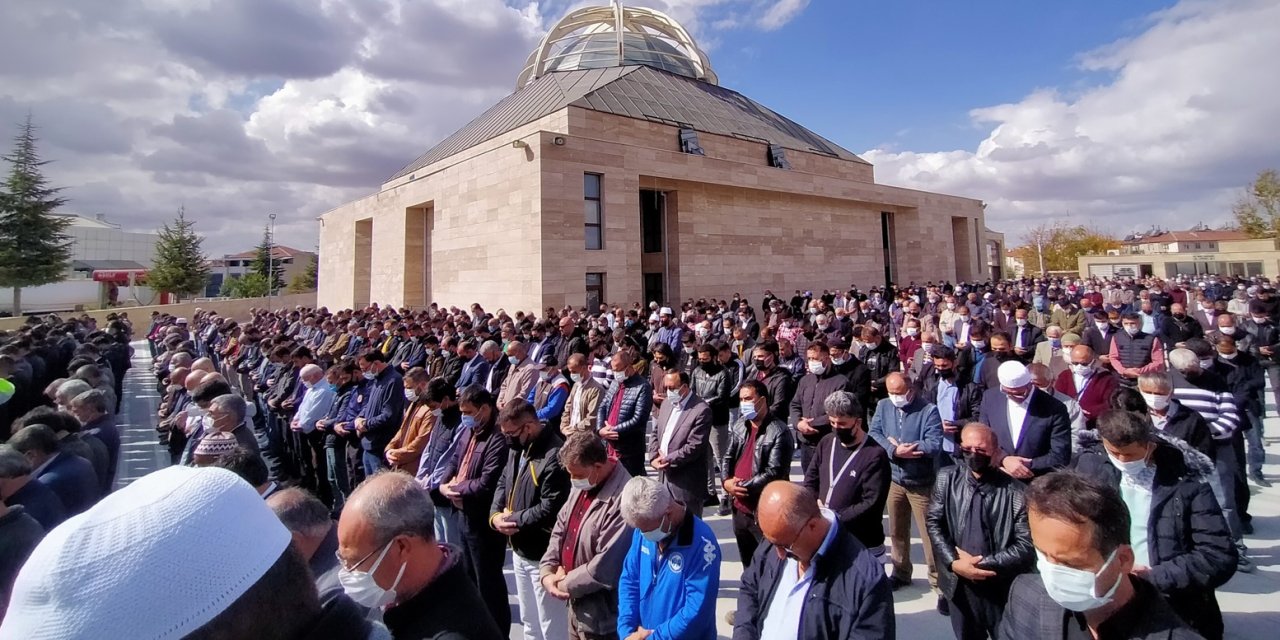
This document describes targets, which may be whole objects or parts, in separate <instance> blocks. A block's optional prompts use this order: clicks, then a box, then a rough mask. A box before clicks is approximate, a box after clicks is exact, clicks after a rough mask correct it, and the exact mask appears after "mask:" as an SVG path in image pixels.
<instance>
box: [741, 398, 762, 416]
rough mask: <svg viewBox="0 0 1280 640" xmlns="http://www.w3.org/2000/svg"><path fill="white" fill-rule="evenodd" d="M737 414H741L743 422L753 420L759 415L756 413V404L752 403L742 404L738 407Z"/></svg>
mask: <svg viewBox="0 0 1280 640" xmlns="http://www.w3.org/2000/svg"><path fill="white" fill-rule="evenodd" d="M738 412H739V413H741V414H742V419H743V420H755V419H756V417H757V416H759V415H760V412H759V411H756V403H754V402H743V403H742V404H740V405H738Z"/></svg>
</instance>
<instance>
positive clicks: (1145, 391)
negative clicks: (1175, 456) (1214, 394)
mask: <svg viewBox="0 0 1280 640" xmlns="http://www.w3.org/2000/svg"><path fill="white" fill-rule="evenodd" d="M1138 392H1139V395H1140V397H1141V399H1142V402H1141V403H1132V400H1126V399H1125V398H1124V396H1123V395H1122V394H1123V393H1132V391H1128V390H1122V391H1121V392H1120V393H1117V395H1116V396H1115V398H1114V399H1113V401H1112V406H1111V407H1110V408H1112V409H1127V410H1131V411H1132V410H1139V411H1142V410H1145V411H1146V414H1147V417H1148V419H1149V420H1150V421H1151V426H1152V427H1153V428H1155V430H1156V431H1157V432H1159V433H1161V434H1163V435H1164V436H1166V437H1168V438H1171V439H1177V440H1181V441H1183V442H1186V443H1187V444H1188V445H1190V447H1191V448H1192V449H1195V450H1196V451H1199V452H1200V453H1203V454H1204V455H1205V457H1207V458H1209V459H1210V460H1213V455H1214V446H1213V436H1212V435H1211V433H1210V431H1209V423H1207V422H1205V420H1204V417H1203V416H1201V415H1200V414H1199V413H1198V412H1195V411H1192V410H1190V409H1188V408H1186V407H1185V406H1183V404H1182V403H1181V402H1178V401H1177V400H1175V399H1174V398H1173V380H1172V379H1171V378H1170V376H1169V374H1168V373H1167V372H1164V371H1159V372H1156V373H1144V374H1142V377H1140V378H1138ZM1129 403H1132V404H1129ZM1135 404H1136V406H1134V405H1135Z"/></svg>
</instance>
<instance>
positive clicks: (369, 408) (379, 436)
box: [353, 349, 405, 476]
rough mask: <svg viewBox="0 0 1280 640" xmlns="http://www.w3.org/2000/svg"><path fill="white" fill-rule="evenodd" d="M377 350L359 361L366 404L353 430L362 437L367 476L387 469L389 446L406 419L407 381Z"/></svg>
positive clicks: (357, 360)
mask: <svg viewBox="0 0 1280 640" xmlns="http://www.w3.org/2000/svg"><path fill="white" fill-rule="evenodd" d="M386 358H387V357H386V356H385V355H383V354H382V352H381V351H378V350H376V349H374V350H371V351H367V352H365V353H363V354H361V355H360V357H359V358H356V364H357V365H359V367H360V373H361V375H363V376H364V379H365V388H364V390H363V393H364V396H365V398H364V403H363V404H362V405H361V407H360V416H359V417H357V418H356V419H355V422H354V423H353V426H354V427H355V432H356V435H357V436H360V448H361V450H362V458H361V461H362V462H363V464H364V472H365V475H366V476H369V475H373V474H374V472H376V471H377V470H378V469H382V468H385V467H386V461H385V459H384V458H383V456H384V454H385V453H386V447H387V443H388V442H390V440H391V437H392V436H393V435H395V430H396V429H397V428H398V427H399V426H400V421H401V420H402V419H403V417H404V400H405V398H404V380H403V379H401V377H400V374H399V373H396V371H395V369H392V368H391V366H390V365H388V364H387V360H386Z"/></svg>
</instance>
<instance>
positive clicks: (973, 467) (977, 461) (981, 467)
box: [961, 451, 991, 473]
mask: <svg viewBox="0 0 1280 640" xmlns="http://www.w3.org/2000/svg"><path fill="white" fill-rule="evenodd" d="M961 457H963V458H964V464H965V466H966V467H969V470H970V471H972V472H974V473H984V472H986V471H987V470H988V469H990V468H991V456H989V455H987V454H985V453H977V452H975V451H965V452H963V453H962V454H961Z"/></svg>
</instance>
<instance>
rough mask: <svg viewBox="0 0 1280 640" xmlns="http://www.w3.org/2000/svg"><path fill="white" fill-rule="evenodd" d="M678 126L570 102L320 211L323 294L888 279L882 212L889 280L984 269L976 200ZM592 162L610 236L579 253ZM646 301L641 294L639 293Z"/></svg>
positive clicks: (523, 293) (550, 297)
mask: <svg viewBox="0 0 1280 640" xmlns="http://www.w3.org/2000/svg"><path fill="white" fill-rule="evenodd" d="M678 133H679V130H678V128H677V127H674V126H670V125H667V124H662V123H657V122H650V121H647V120H639V119H634V118H627V117H623V116H618V115H613V114H608V113H603V112H599V111H594V110H590V109H586V108H582V107H577V106H569V107H566V108H564V109H561V110H560V111H557V112H555V113H553V114H551V115H549V116H546V117H544V118H542V119H540V120H537V121H534V122H532V123H530V124H528V125H525V126H522V127H519V128H517V129H515V130H513V131H511V132H508V133H506V134H502V135H499V136H497V137H495V138H493V139H491V140H489V141H487V142H484V143H481V144H479V145H476V146H474V147H472V148H470V149H468V150H466V151H463V152H461V153H458V154H456V155H454V156H452V157H449V158H446V159H444V160H441V161H439V162H436V163H434V164H432V165H429V166H427V167H425V168H423V169H420V170H418V171H416V172H414V174H413V175H411V176H405V177H403V178H399V179H396V180H393V181H391V182H388V183H387V184H384V185H383V186H382V189H381V190H380V191H379V192H378V193H376V194H373V195H371V196H368V197H366V198H363V199H361V200H357V201H355V202H352V203H349V204H346V205H343V206H342V207H339V208H337V209H334V210H332V211H330V212H328V213H326V214H324V215H323V216H322V217H321V225H322V228H321V234H320V246H321V261H320V288H319V294H318V295H319V297H318V302H319V303H320V304H323V305H327V306H328V307H329V308H331V309H334V308H343V307H351V306H362V305H365V304H368V303H371V302H377V303H381V304H390V305H394V306H402V305H403V306H421V305H424V304H426V303H427V302H429V301H431V302H438V303H440V304H442V305H446V306H448V305H456V306H459V307H463V306H467V305H469V304H471V303H472V302H479V303H480V304H481V305H483V306H484V307H485V308H486V309H489V310H493V309H496V308H498V307H503V308H505V309H506V310H507V311H508V312H512V313H514V311H515V310H516V309H524V310H534V309H545V308H546V307H548V306H556V307H560V306H563V305H566V304H571V305H574V306H581V305H583V304H584V301H585V300H586V295H587V291H586V283H585V276H586V274H587V273H602V274H604V278H605V284H604V288H605V301H607V302H610V303H620V304H630V303H632V302H638V301H642V299H643V298H644V297H645V289H644V282H645V281H644V275H643V274H645V273H650V274H655V273H656V274H661V281H662V282H663V285H664V289H665V291H666V295H665V296H664V297H665V298H666V300H665V301H660V302H666V303H674V302H678V301H679V300H683V299H687V298H690V297H702V296H708V297H710V296H716V297H722V296H728V295H730V294H732V293H734V292H738V293H742V294H743V295H746V296H749V297H750V298H751V299H757V298H759V297H760V295H761V294H762V293H763V292H764V290H765V289H771V290H773V291H774V292H775V293H779V294H784V293H785V294H790V293H791V292H792V291H794V290H795V289H824V288H843V287H847V286H848V285H849V284H850V283H856V284H857V285H858V286H860V287H863V288H865V287H868V286H871V285H874V284H877V283H883V282H884V279H885V254H886V251H885V249H884V245H883V240H882V239H883V228H882V213H888V214H891V215H890V216H888V217H887V218H886V219H889V220H891V222H890V225H891V226H890V229H889V236H890V250H889V251H888V255H889V260H890V262H891V272H892V277H893V279H894V280H896V281H899V282H907V281H910V280H916V281H926V280H935V281H937V280H942V279H951V280H952V281H955V280H972V279H979V278H982V279H985V278H984V276H985V272H986V271H987V269H986V264H985V255H984V251H985V247H984V240H985V238H984V233H983V231H984V226H983V212H982V204H981V202H979V201H978V200H973V199H968V198H960V197H954V196H946V195H941V194H934V193H927V192H921V191H913V190H910V189H901V188H896V187H889V186H885V185H878V184H875V182H874V179H873V169H872V167H871V165H869V164H867V163H865V162H854V161H848V160H842V159H838V158H833V157H829V156H826V155H823V154H819V153H809V152H802V151H796V150H793V149H787V150H786V155H787V159H788V161H789V162H790V164H791V169H789V170H784V169H778V168H774V167H770V166H769V164H768V161H767V155H768V153H767V150H768V145H767V144H765V143H764V142H760V141H756V140H747V139H741V138H737V137H730V136H717V135H711V134H705V133H700V134H699V144H700V146H701V147H702V149H703V150H704V151H705V154H706V155H705V156H697V155H690V154H685V153H681V152H680V150H679V144H678V142H677V141H678ZM585 173H595V174H600V175H601V176H602V186H603V192H602V205H603V220H602V224H603V235H604V248H603V249H602V250H598V251H590V250H586V249H585V241H584V213H583V211H584V194H583V176H584V174H585ZM641 190H656V191H660V192H663V193H665V198H666V211H665V217H664V218H663V220H664V221H665V225H664V227H663V229H664V236H663V241H664V242H663V244H664V245H665V249H666V251H665V254H664V253H661V252H659V253H648V254H646V253H643V252H642V242H641V232H642V230H641V216H640V208H641ZM644 302H647V300H644Z"/></svg>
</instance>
